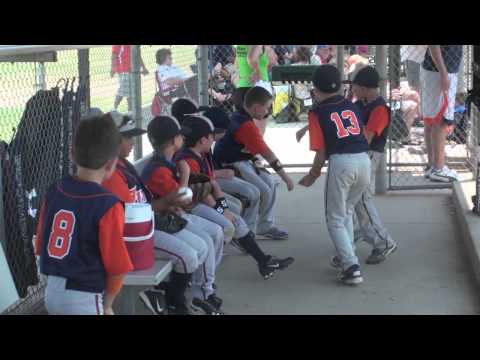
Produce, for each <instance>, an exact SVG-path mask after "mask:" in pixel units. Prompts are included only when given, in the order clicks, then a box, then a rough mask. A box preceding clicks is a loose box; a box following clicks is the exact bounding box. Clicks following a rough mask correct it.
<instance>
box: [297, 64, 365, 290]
mask: <svg viewBox="0 0 480 360" xmlns="http://www.w3.org/2000/svg"><path fill="white" fill-rule="evenodd" d="M313 85H314V90H313V91H314V94H315V97H316V99H317V101H318V103H316V104H315V105H314V106H313V108H312V110H311V111H310V112H309V114H308V115H309V116H308V117H309V119H308V121H309V133H310V149H311V150H312V151H315V152H316V155H315V159H314V163H313V167H312V168H311V169H310V171H309V173H308V174H307V175H305V176H304V177H303V178H302V180H300V182H299V184H300V185H303V186H306V187H309V186H312V185H313V184H314V182H315V181H316V180H317V179H318V178H319V177H320V175H321V170H322V167H323V165H324V163H325V160H327V159H328V175H327V180H326V185H325V214H326V220H327V227H328V232H329V233H330V237H331V238H332V240H333V244H334V246H335V249H336V252H337V256H338V259H339V263H340V265H341V267H342V272H341V273H340V280H341V281H342V282H343V283H345V284H348V285H356V284H360V283H361V282H363V278H362V273H361V271H360V266H359V261H358V258H357V256H356V255H355V247H354V242H353V219H352V218H353V212H354V207H355V205H356V204H357V203H358V201H359V200H360V198H361V196H362V194H363V193H364V192H365V190H366V189H367V187H368V184H369V182H370V159H369V158H368V154H367V151H368V143H367V140H366V139H365V136H364V135H363V133H362V127H363V123H362V121H361V114H360V112H359V110H358V108H357V107H356V106H355V105H354V104H353V103H352V102H351V101H349V100H346V99H345V98H344V97H343V96H341V95H339V94H338V91H339V90H340V85H341V81H340V72H339V71H338V69H337V68H336V67H335V66H333V65H328V64H327V65H321V66H319V68H318V69H317V70H315V73H314V74H313Z"/></svg>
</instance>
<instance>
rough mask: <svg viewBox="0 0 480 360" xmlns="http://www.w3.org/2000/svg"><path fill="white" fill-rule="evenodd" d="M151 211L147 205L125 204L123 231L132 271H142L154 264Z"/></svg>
mask: <svg viewBox="0 0 480 360" xmlns="http://www.w3.org/2000/svg"><path fill="white" fill-rule="evenodd" d="M153 221H154V220H153V211H152V207H151V206H150V204H147V203H143V204H142V203H127V204H125V231H124V236H123V239H124V240H125V244H126V246H127V250H128V253H129V254H130V260H131V261H132V264H133V268H134V270H135V271H136V270H144V269H148V268H150V267H152V266H153V265H154V263H155V250H154V242H153V231H154V229H155V227H154V223H153Z"/></svg>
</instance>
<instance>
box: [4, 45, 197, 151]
mask: <svg viewBox="0 0 480 360" xmlns="http://www.w3.org/2000/svg"><path fill="white" fill-rule="evenodd" d="M161 48H170V49H171V50H172V55H173V62H174V64H176V65H177V66H179V67H181V68H182V69H183V70H185V71H186V72H187V73H189V74H190V73H191V69H190V65H191V64H194V63H195V49H196V45H142V48H141V49H142V58H143V61H144V63H145V66H146V67H147V69H148V70H149V72H150V73H149V74H148V75H146V76H142V105H143V107H147V106H150V104H151V102H152V98H153V95H154V94H155V78H154V76H155V75H154V74H155V69H156V66H157V65H156V63H155V53H156V51H157V50H159V49H161ZM37 68H38V66H37V64H35V63H13V64H12V63H0V79H1V81H0V140H5V141H7V142H8V141H10V139H11V137H12V134H13V130H12V129H13V128H14V127H15V126H17V124H18V122H19V120H20V118H21V116H22V113H23V110H24V107H25V104H26V103H27V101H28V99H29V98H30V97H31V96H33V95H34V94H35V92H36V86H35V84H36V77H37ZM110 69H111V46H110V45H109V46H106V47H101V48H93V49H91V50H90V88H91V89H90V96H91V106H92V107H99V108H100V109H102V110H103V111H109V110H111V109H112V108H113V101H114V98H115V94H116V91H117V88H118V78H117V76H115V77H113V78H111V77H110ZM73 77H77V78H78V60H77V51H76V50H66V51H60V52H58V61H57V62H55V63H46V64H45V82H46V86H47V89H48V88H52V87H54V86H56V84H57V82H58V81H59V80H60V79H61V78H68V79H72V78H73ZM76 84H78V80H77V82H76ZM119 110H120V111H126V110H127V105H126V101H125V100H123V103H122V104H121V105H120V108H119Z"/></svg>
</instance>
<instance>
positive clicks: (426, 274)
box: [217, 174, 480, 314]
mask: <svg viewBox="0 0 480 360" xmlns="http://www.w3.org/2000/svg"><path fill="white" fill-rule="evenodd" d="M293 176H294V178H295V179H297V180H298V179H300V175H299V174H294V175H293ZM324 179H325V177H324V176H323V175H322V177H321V180H319V181H318V182H317V183H316V184H315V185H314V186H313V187H312V188H310V189H305V188H303V187H300V186H298V187H297V188H295V190H294V192H292V193H287V191H286V189H285V186H284V185H283V184H282V185H281V189H280V195H279V200H278V206H277V214H278V224H279V225H280V226H282V227H284V228H287V229H288V230H289V232H290V239H289V240H287V241H278V242H276V241H267V240H261V241H260V244H261V246H262V247H263V248H264V249H265V250H266V252H268V253H272V254H275V255H277V256H293V257H295V260H296V261H295V263H294V264H293V265H291V267H290V268H288V269H287V270H285V271H282V272H279V273H278V274H276V276H275V277H274V278H273V279H271V280H268V281H265V280H263V279H262V278H261V277H260V275H259V274H258V270H257V267H256V266H255V265H254V262H253V260H252V259H251V258H250V257H248V256H245V255H241V254H240V253H239V252H238V251H237V250H236V249H234V248H231V247H228V248H227V249H226V252H227V254H228V255H227V256H225V257H224V260H223V262H222V265H221V266H220V269H219V271H218V276H217V278H218V281H217V283H218V285H219V291H218V294H219V295H220V296H221V297H222V298H223V299H224V310H225V311H226V312H227V313H229V314H478V313H480V301H479V297H478V289H477V288H476V286H475V283H474V280H473V276H472V274H471V271H470V268H469V266H470V265H469V263H468V259H467V256H466V254H465V251H464V247H463V243H462V241H461V239H460V238H459V233H458V231H457V227H456V226H457V225H456V223H455V218H454V213H453V205H452V203H451V195H450V192H451V191H450V190H442V191H440V190H437V191H429V192H404V191H403V192H391V193H389V194H388V195H386V196H382V197H377V199H376V203H377V206H378V209H379V212H380V214H381V216H382V218H383V220H384V222H385V224H386V225H387V227H388V228H389V229H390V231H391V233H392V236H393V237H394V238H395V239H397V241H398V242H399V248H398V250H397V252H395V253H394V254H393V255H392V257H391V258H389V259H388V260H387V261H386V262H385V263H383V264H380V265H366V264H364V263H363V262H364V260H365V258H366V257H367V256H368V254H369V252H370V248H369V247H368V245H367V244H365V243H362V244H360V245H359V246H358V249H357V252H358V255H359V258H360V259H361V261H362V271H363V273H364V280H365V281H364V283H363V284H361V285H360V286H358V287H347V286H345V285H343V284H341V283H339V282H338V281H337V280H336V274H337V272H336V270H334V269H333V268H331V267H330V266H329V258H330V256H331V255H332V252H333V245H332V243H331V240H330V238H329V235H328V232H327V229H326V226H325V219H324V210H323V187H324Z"/></svg>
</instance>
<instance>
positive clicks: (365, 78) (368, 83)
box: [352, 66, 380, 89]
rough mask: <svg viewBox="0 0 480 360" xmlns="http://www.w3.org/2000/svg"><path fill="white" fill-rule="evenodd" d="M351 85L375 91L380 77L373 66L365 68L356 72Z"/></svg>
mask: <svg viewBox="0 0 480 360" xmlns="http://www.w3.org/2000/svg"><path fill="white" fill-rule="evenodd" d="M352 83H353V84H356V85H358V86H363V87H366V88H370V89H376V88H378V86H379V83H380V75H379V74H378V71H377V70H376V69H375V68H374V67H373V66H365V67H364V68H362V69H360V70H359V71H358V72H357V74H356V75H355V77H354V79H353V81H352Z"/></svg>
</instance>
